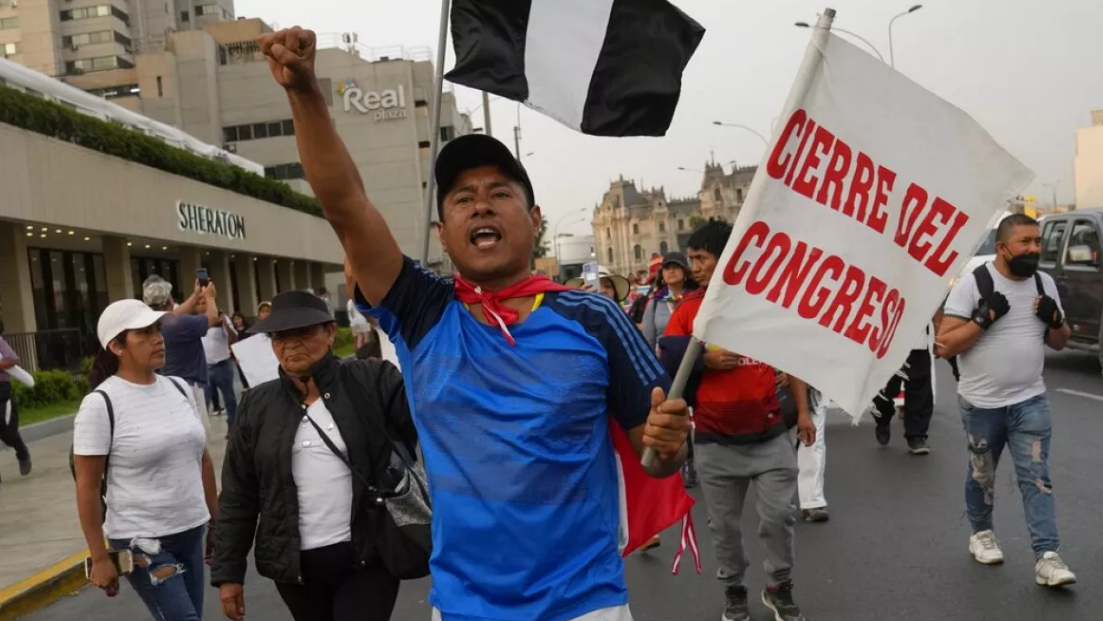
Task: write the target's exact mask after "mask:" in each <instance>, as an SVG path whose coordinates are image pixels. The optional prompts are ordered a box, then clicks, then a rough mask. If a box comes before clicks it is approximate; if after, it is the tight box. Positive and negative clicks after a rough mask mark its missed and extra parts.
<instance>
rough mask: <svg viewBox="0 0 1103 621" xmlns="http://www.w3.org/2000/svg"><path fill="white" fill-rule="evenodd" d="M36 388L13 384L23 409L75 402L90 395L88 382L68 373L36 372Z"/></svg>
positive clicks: (18, 401) (17, 399)
mask: <svg viewBox="0 0 1103 621" xmlns="http://www.w3.org/2000/svg"><path fill="white" fill-rule="evenodd" d="M32 375H34V388H27V387H26V386H24V385H23V384H20V383H19V382H13V383H12V387H13V389H14V392H15V402H16V403H18V404H19V407H22V408H41V407H46V406H48V405H53V404H55V403H60V402H62V401H73V400H76V399H80V398H81V397H83V396H84V395H86V394H88V380H87V379H86V378H85V377H73V375H72V374H71V373H69V372H67V371H35V372H34V373H33V374H32Z"/></svg>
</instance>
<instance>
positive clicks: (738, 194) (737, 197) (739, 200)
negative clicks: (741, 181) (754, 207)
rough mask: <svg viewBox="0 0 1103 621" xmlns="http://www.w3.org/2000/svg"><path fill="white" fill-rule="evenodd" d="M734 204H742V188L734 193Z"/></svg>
mask: <svg viewBox="0 0 1103 621" xmlns="http://www.w3.org/2000/svg"><path fill="white" fill-rule="evenodd" d="M735 202H737V203H742V202H743V188H739V189H737V190H736V191H735Z"/></svg>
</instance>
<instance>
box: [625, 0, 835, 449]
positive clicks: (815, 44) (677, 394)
mask: <svg viewBox="0 0 1103 621" xmlns="http://www.w3.org/2000/svg"><path fill="white" fill-rule="evenodd" d="M834 21H835V9H832V8H827V9H824V11H823V15H820V19H819V21H818V22H816V27H815V28H814V29H813V30H812V41H811V43H809V44H808V49H807V50H805V52H804V60H803V61H802V62H801V65H800V71H799V72H798V73H797V79H796V82H795V83H794V84H793V89H792V90H791V91H789V98H788V99H787V100H786V101H785V108H784V113H783V114H782V118H785V119H787V118H789V117H790V116H792V114H793V112H794V111H795V110H796V109H797V107H798V106H799V105H800V104H801V103H802V102H803V101H804V98H805V96H806V95H807V94H808V89H809V88H810V87H811V86H812V80H813V79H814V78H815V77H816V73H817V72H818V71H819V69H820V63H822V62H823V50H824V48H825V47H826V46H827V38H828V35H829V34H830V33H831V24H832V23H834ZM775 139H776V138H775ZM703 345H704V344H703V343H702V342H701V341H700V340H698V339H697V337H693V338H691V339H690V340H689V346H688V347H686V353H685V357H684V358H682V363H681V364H680V365H678V372H677V374H675V376H674V381H673V382H672V383H671V385H670V394H669V395H667V399H681V398H682V393H683V392H684V391H685V388H686V383H687V382H688V381H689V376H690V374H691V373H692V372H693V367H694V364H695V363H696V362H697V357H698V356H700V355H701V348H702V346H703ZM657 458H658V453H656V452H655V449H651V448H647V449H644V451H643V458H642V460H641V463H643V467H644V468H650V467H651V466H652V464H654V463H655V459H657Z"/></svg>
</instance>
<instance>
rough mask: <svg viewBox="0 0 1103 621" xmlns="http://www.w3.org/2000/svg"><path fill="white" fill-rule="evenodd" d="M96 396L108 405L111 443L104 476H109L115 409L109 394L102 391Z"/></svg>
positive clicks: (104, 463)
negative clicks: (108, 466) (108, 467)
mask: <svg viewBox="0 0 1103 621" xmlns="http://www.w3.org/2000/svg"><path fill="white" fill-rule="evenodd" d="M95 392H96V394H98V395H99V396H101V397H103V402H104V404H106V405H107V423H108V425H109V426H110V429H111V442H110V443H108V445H107V457H106V458H105V460H104V462H103V474H104V476H105V477H106V476H107V462H108V461H109V460H110V459H111V444H114V442H115V407H114V406H112V405H111V397H108V396H107V393H106V392H104V391H102V390H97V391H95Z"/></svg>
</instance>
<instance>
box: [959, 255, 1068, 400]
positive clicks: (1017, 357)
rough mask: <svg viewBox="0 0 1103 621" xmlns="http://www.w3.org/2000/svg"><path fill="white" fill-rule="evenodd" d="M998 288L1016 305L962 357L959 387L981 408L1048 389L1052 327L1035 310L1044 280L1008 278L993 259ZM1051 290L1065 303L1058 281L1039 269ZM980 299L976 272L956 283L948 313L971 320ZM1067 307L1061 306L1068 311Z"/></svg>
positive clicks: (995, 284)
mask: <svg viewBox="0 0 1103 621" xmlns="http://www.w3.org/2000/svg"><path fill="white" fill-rule="evenodd" d="M986 267H987V268H988V272H989V273H990V274H992V282H993V284H994V286H995V289H996V291H999V292H1000V293H1002V294H1003V295H1004V296H1005V297H1006V298H1007V301H1008V302H1009V303H1010V305H1011V310H1010V311H1008V313H1007V314H1006V315H1004V316H1003V317H1001V318H1000V319H999V320H998V321H996V323H994V324H992V326H991V327H990V328H988V331H987V332H986V333H985V334H983V335H981V337H980V338H979V339H977V342H976V343H974V344H973V346H972V347H970V348H969V349H968V350H967V351H966V352H965V353H963V354H961V355H959V356H958V366H959V368H960V370H961V381H960V382H959V383H958V387H957V391H958V394H960V395H961V396H962V397H963V398H965V400H966V401H968V402H969V403H972V404H973V405H975V406H977V407H978V408H984V409H993V408H1001V407H1005V406H1008V405H1014V404H1016V403H1022V402H1023V401H1026V400H1027V399H1032V398H1034V397H1037V396H1038V395H1042V394H1045V392H1046V385H1045V382H1044V381H1043V380H1042V370H1043V368H1044V367H1045V359H1046V354H1045V347H1046V346H1045V341H1044V340H1043V339H1044V338H1045V334H1046V330H1047V328H1048V326H1047V325H1046V324H1045V323H1043V322H1042V320H1041V319H1039V318H1038V316H1037V315H1035V314H1034V299H1035V298H1036V297H1038V285H1037V284H1036V283H1035V282H1034V278H1028V279H1026V280H1023V281H1016V280H1011V279H1009V278H1005V277H1004V276H1003V275H1002V274H1000V273H999V270H997V269H996V267H995V266H994V265H992V264H991V263H989V264H987V266H986ZM1039 275H1040V276H1041V278H1042V288H1043V289H1044V290H1045V292H1046V294H1047V295H1048V296H1049V297H1051V298H1053V299H1054V300H1056V301H1057V306H1058V307H1060V306H1061V299H1060V296H1059V295H1058V293H1057V284H1056V283H1054V282H1053V278H1051V277H1050V276H1049V275H1048V274H1041V273H1040V274H1039ZM979 300H980V291H979V290H978V289H977V279H976V278H975V277H974V276H973V274H972V272H970V273H968V274H966V275H965V276H963V277H962V278H961V279H960V280H958V281H957V284H956V285H954V288H953V290H952V291H951V292H950V297H949V298H947V300H946V307H945V314H946V315H949V316H953V317H959V318H964V319H970V318H972V316H973V311H975V310H976V308H977V303H978V302H979ZM1064 312H1065V311H1064V308H1062V309H1061V313H1062V314H1063V313H1064Z"/></svg>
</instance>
